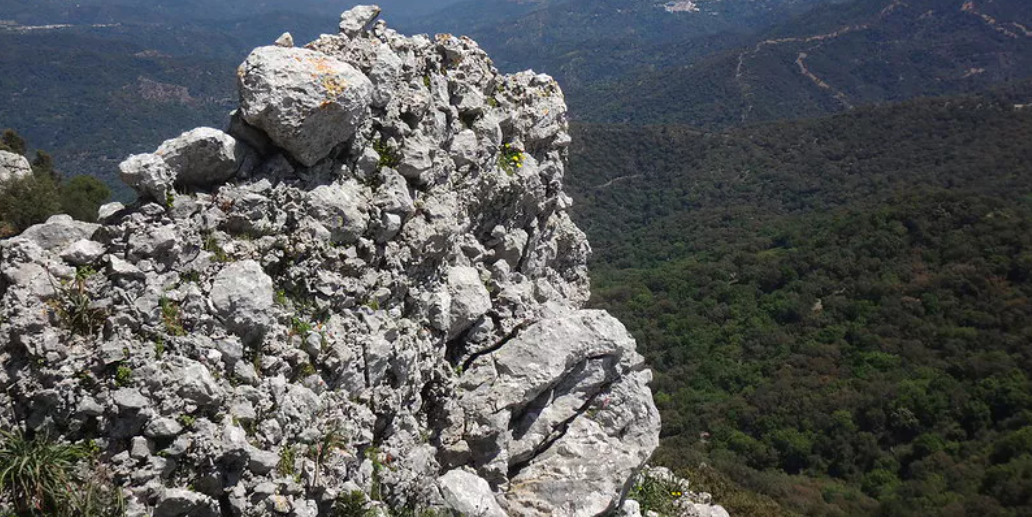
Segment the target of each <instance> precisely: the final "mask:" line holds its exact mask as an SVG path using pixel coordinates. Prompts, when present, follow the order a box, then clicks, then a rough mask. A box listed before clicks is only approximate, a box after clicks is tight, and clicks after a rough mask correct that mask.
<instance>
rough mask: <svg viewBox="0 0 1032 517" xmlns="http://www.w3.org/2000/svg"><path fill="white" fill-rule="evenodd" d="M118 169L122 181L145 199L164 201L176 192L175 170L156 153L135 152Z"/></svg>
mask: <svg viewBox="0 0 1032 517" xmlns="http://www.w3.org/2000/svg"><path fill="white" fill-rule="evenodd" d="M118 170H119V172H120V173H121V177H122V181H123V182H124V183H125V184H126V185H129V186H130V187H132V189H133V190H135V191H136V193H137V194H139V195H140V196H141V197H143V198H145V199H150V200H152V201H157V202H159V203H164V202H165V201H166V200H167V199H168V195H169V194H170V193H172V192H174V185H175V181H176V175H175V172H173V171H172V169H171V168H170V167H169V166H168V163H166V162H165V160H164V159H163V158H162V157H160V156H158V155H156V154H134V155H132V156H130V157H129V158H127V159H126V160H125V161H123V162H122V163H121V164H119V166H118Z"/></svg>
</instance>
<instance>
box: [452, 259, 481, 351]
mask: <svg viewBox="0 0 1032 517" xmlns="http://www.w3.org/2000/svg"><path fill="white" fill-rule="evenodd" d="M448 294H449V295H450V297H451V309H450V318H449V320H450V321H451V331H450V332H449V335H451V336H457V335H458V334H459V333H461V332H462V331H464V330H466V329H468V328H469V327H470V326H471V325H473V323H475V322H476V321H477V320H478V319H480V317H481V316H483V315H484V314H485V313H487V311H489V310H490V309H491V294H490V293H488V292H487V288H486V287H484V282H483V281H482V280H481V279H480V273H479V272H478V271H477V270H476V269H473V268H471V267H456V268H453V269H452V270H451V271H449V272H448Z"/></svg>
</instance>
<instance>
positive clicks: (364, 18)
mask: <svg viewBox="0 0 1032 517" xmlns="http://www.w3.org/2000/svg"><path fill="white" fill-rule="evenodd" d="M377 16H380V7H379V6H377V5H358V6H355V7H353V8H351V9H350V10H348V11H344V14H341V15H340V33H341V34H343V35H345V36H348V37H351V38H354V37H355V36H358V35H359V34H361V33H362V31H363V30H365V29H366V27H368V26H369V24H371V23H373V21H374V20H376V17H377Z"/></svg>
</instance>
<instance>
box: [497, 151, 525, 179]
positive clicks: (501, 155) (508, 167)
mask: <svg viewBox="0 0 1032 517" xmlns="http://www.w3.org/2000/svg"><path fill="white" fill-rule="evenodd" d="M523 159H524V156H523V151H521V150H519V149H517V148H516V147H513V145H512V144H504V145H502V147H501V148H500V149H498V167H499V168H500V169H502V170H503V171H505V173H506V174H508V175H509V176H512V175H513V174H516V171H517V170H519V169H522V168H523Z"/></svg>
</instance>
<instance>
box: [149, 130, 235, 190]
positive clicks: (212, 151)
mask: <svg viewBox="0 0 1032 517" xmlns="http://www.w3.org/2000/svg"><path fill="white" fill-rule="evenodd" d="M251 153H252V151H251V150H250V149H249V148H248V147H247V146H246V145H244V144H243V143H241V142H238V141H237V140H236V139H235V138H233V137H232V136H230V135H228V134H226V133H224V132H222V131H219V130H218V129H212V128H208V127H201V128H197V129H194V130H191V131H187V132H186V133H183V134H182V135H180V136H178V137H176V138H173V139H171V140H166V141H165V143H163V144H161V147H158V150H157V151H155V153H154V154H156V155H157V156H160V157H161V158H162V159H164V160H165V163H167V164H168V166H169V169H171V171H172V175H173V176H174V177H175V183H176V184H177V185H182V186H186V187H206V186H211V185H214V184H218V183H222V182H225V181H227V180H229V179H230V178H232V177H233V176H235V175H236V174H237V173H238V172H240V171H241V169H243V168H245V167H248V166H250V158H251V156H250V154H251ZM153 172H154V174H157V173H158V171H157V170H154V171H153ZM154 181H156V179H155V180H154Z"/></svg>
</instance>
